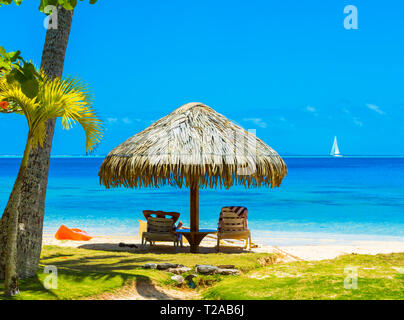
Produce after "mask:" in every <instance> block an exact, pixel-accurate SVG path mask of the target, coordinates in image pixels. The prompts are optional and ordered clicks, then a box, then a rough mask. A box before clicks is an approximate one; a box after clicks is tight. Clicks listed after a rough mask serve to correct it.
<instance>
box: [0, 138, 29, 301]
mask: <svg viewBox="0 0 404 320" xmlns="http://www.w3.org/2000/svg"><path fill="white" fill-rule="evenodd" d="M31 143H32V137H31V135H30V134H28V139H27V144H26V146H25V150H24V156H23V158H22V160H21V165H20V170H19V172H18V176H17V180H16V181H15V183H14V187H13V191H12V192H11V195H10V199H9V201H8V203H9V204H8V208H9V210H8V212H9V219H8V228H7V244H6V259H5V260H6V266H5V269H6V270H5V278H4V287H5V290H4V291H5V295H6V296H14V295H16V294H18V293H19V289H18V274H17V235H18V211H19V206H20V202H21V186H22V184H23V181H24V174H25V172H26V169H27V165H28V159H29V152H30V151H31Z"/></svg>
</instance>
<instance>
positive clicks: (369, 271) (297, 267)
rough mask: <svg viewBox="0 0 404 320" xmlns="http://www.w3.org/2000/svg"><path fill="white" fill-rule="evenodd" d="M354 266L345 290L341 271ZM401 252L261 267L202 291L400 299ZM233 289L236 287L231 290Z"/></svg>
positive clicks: (403, 287) (403, 292) (234, 295)
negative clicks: (353, 282)
mask: <svg viewBox="0 0 404 320" xmlns="http://www.w3.org/2000/svg"><path fill="white" fill-rule="evenodd" d="M348 266H353V267H357V268H358V269H357V270H358V288H357V289H349V290H348V289H345V288H344V280H345V278H346V277H347V274H346V273H345V272H344V271H345V268H346V267H348ZM403 266H404V253H395V254H379V255H344V256H341V257H339V258H336V259H333V260H325V261H318V262H294V263H288V264H280V265H273V266H267V267H263V268H261V269H257V270H254V271H252V272H249V273H248V274H245V275H242V276H240V277H233V278H225V279H223V280H222V281H221V282H219V283H217V284H215V285H214V286H213V287H211V288H209V289H207V290H206V291H205V292H204V293H203V297H204V298H205V299H223V300H228V299H236V300H244V299H245V300H249V299H254V300H261V299H265V300H267V299H268V300H270V299H354V300H360V299H400V300H401V299H404V280H403V279H404V275H403V274H400V273H399V271H398V270H397V269H396V268H397V267H403ZM235 288H237V290H236V289H235Z"/></svg>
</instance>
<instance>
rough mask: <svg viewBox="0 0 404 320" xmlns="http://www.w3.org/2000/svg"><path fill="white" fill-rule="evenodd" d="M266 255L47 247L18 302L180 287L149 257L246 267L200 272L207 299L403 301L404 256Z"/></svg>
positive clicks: (201, 288) (199, 286) (0, 286)
mask: <svg viewBox="0 0 404 320" xmlns="http://www.w3.org/2000/svg"><path fill="white" fill-rule="evenodd" d="M263 260H265V261H266V260H268V261H269V260H271V259H269V258H268V254H265V253H241V254H225V253H212V254H189V253H178V254H156V253H144V252H140V253H133V252H110V251H96V250H88V249H78V248H68V247H58V246H44V248H43V251H42V257H41V266H40V268H39V270H38V273H37V276H36V277H34V278H31V279H23V280H21V281H20V289H21V294H20V295H19V296H17V297H15V298H14V299H30V300H40V299H63V300H69V299H84V298H88V297H96V296H99V295H102V294H103V293H106V292H111V291H114V290H116V289H119V288H122V287H124V286H126V285H130V284H133V283H139V281H142V283H145V282H146V283H148V284H150V288H151V290H153V288H154V284H157V285H159V286H162V287H171V288H173V287H176V285H175V283H174V282H173V281H172V280H171V279H170V277H171V274H168V273H165V272H162V271H158V270H150V269H147V270H146V269H142V268H141V265H143V264H145V263H150V262H151V263H159V262H173V263H181V264H184V265H185V266H187V267H191V268H193V267H194V266H195V264H211V265H223V264H232V265H235V267H236V268H237V269H239V270H241V271H242V272H243V274H242V275H240V276H220V275H213V276H201V275H198V277H197V278H195V279H194V282H195V284H196V286H197V287H196V290H197V291H198V292H201V293H202V297H203V298H204V299H223V300H228V299H236V300H243V299H404V274H402V273H400V272H402V271H401V270H402V268H403V267H404V253H395V254H379V255H345V256H341V257H339V258H336V259H333V260H324V261H317V262H306V261H300V262H294V263H284V264H275V265H267V266H262V265H261V264H260V263H259V262H258V261H261V263H262V261H263ZM268 263H270V262H268ZM51 265H52V266H56V267H57V271H58V289H53V290H46V289H45V288H44V286H43V281H44V279H45V277H46V276H48V274H44V273H43V268H44V267H45V266H51ZM348 266H354V267H357V268H358V275H359V278H358V289H356V290H353V289H351V290H347V289H345V288H344V279H345V278H346V276H347V274H346V273H345V272H344V269H345V267H348ZM187 274H189V273H187ZM185 275H186V274H185ZM183 287H185V285H183ZM3 289H4V288H3V284H2V283H0V292H1V293H0V300H1V299H5V298H4V296H2V291H3ZM179 289H180V290H182V289H185V288H179ZM186 290H190V289H189V288H187V289H186Z"/></svg>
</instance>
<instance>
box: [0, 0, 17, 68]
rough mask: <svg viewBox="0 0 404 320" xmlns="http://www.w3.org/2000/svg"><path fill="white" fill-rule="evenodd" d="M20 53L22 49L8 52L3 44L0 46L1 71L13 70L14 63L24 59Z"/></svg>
mask: <svg viewBox="0 0 404 320" xmlns="http://www.w3.org/2000/svg"><path fill="white" fill-rule="evenodd" d="M0 1H1V0H0ZM20 54H21V52H20V51H14V52H7V51H6V50H5V49H4V48H3V47H2V46H0V72H2V71H3V72H4V71H5V72H8V71H11V69H12V68H13V66H14V65H16V64H17V63H18V62H19V61H22V58H21V56H20Z"/></svg>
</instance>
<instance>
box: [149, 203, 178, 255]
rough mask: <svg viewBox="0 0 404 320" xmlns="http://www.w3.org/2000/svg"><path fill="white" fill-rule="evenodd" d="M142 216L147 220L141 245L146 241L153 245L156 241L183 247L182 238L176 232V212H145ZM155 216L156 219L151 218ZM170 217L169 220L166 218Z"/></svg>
mask: <svg viewBox="0 0 404 320" xmlns="http://www.w3.org/2000/svg"><path fill="white" fill-rule="evenodd" d="M143 215H144V216H145V218H146V220H147V230H146V232H143V233H142V245H144V244H146V243H147V241H149V242H150V245H153V244H154V243H155V242H156V241H165V242H167V241H168V242H171V241H173V242H174V246H177V247H178V246H179V244H181V246H183V244H182V237H181V235H178V234H177V233H176V232H175V231H176V226H175V222H176V221H177V220H178V218H179V216H180V214H179V213H178V212H164V211H152V210H145V211H143ZM153 215H155V216H156V217H153ZM166 216H170V217H171V218H166Z"/></svg>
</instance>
